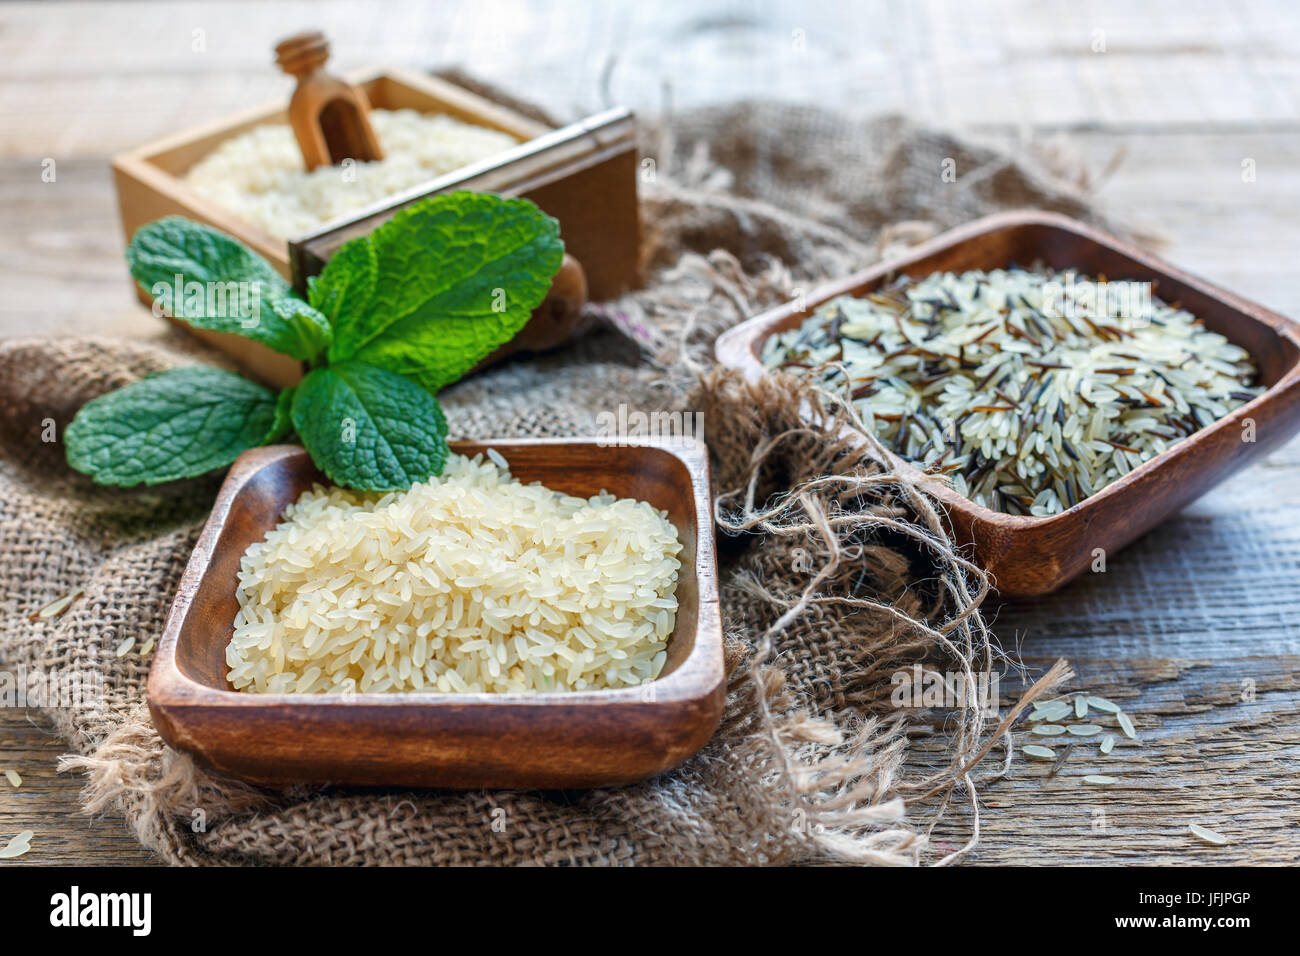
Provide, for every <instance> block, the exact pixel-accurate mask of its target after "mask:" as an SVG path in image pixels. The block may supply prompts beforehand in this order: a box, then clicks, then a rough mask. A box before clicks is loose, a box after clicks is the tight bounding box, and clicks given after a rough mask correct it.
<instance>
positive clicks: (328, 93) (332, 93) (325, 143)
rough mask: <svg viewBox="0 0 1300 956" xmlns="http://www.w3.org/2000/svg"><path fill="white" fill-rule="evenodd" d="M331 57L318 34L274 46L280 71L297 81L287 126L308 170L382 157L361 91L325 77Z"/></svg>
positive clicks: (335, 78) (364, 95)
mask: <svg viewBox="0 0 1300 956" xmlns="http://www.w3.org/2000/svg"><path fill="white" fill-rule="evenodd" d="M329 56H330V45H329V41H328V40H326V39H325V35H324V34H323V33H321V32H319V31H317V30H311V31H308V32H306V33H299V34H296V35H294V36H291V37H289V38H288V39H286V40H281V41H280V42H279V43H278V44H276V47H275V58H276V62H277V63H279V64H280V69H282V70H283V71H284V72H285V73H288V74H289V75H290V76H295V77H297V78H298V86H297V88H296V89H295V90H294V91H293V98H292V99H290V100H289V124H290V125H291V126H292V127H293V135H294V137H295V138H296V139H297V140H298V149H299V150H300V151H301V152H302V161H303V163H304V164H305V165H306V167H307V169H309V170H311V169H315V168H317V167H318V166H336V165H338V164H339V163H341V162H343V160H345V159H355V160H360V161H363V162H368V161H370V160H375V159H383V158H384V154H383V151H382V150H381V149H380V148H379V140H378V139H376V138H375V131H374V129H373V128H372V127H371V125H370V101H369V100H368V99H366V94H365V91H364V90H362V89H361V88H360V87H356V86H352V85H351V84H348V83H344V82H343V81H342V80H340V79H339V78H338V77H335V76H331V75H330V74H329V73H326V72H325V62H326V61H327V60H328V59H329Z"/></svg>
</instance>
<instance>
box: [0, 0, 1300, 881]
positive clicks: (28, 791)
mask: <svg viewBox="0 0 1300 956" xmlns="http://www.w3.org/2000/svg"><path fill="white" fill-rule="evenodd" d="M309 24H310V25H318V26H320V27H321V28H323V29H324V30H326V32H327V33H329V34H330V35H331V36H332V38H333V39H334V41H335V51H336V53H335V62H336V64H337V65H338V66H339V67H340V68H343V69H348V68H352V67H357V66H362V65H366V64H369V63H373V62H379V61H383V62H392V63H396V64H399V65H407V66H412V67H416V68H428V67H431V66H436V65H441V64H446V63H454V62H459V63H462V64H464V65H466V66H468V67H470V68H471V69H473V70H475V71H476V72H478V73H479V74H480V75H482V76H484V77H485V78H486V79H488V80H491V81H495V82H499V83H501V84H503V85H505V86H508V87H514V88H516V89H521V90H526V91H527V92H528V95H530V96H532V97H534V98H536V99H538V100H539V101H540V102H543V103H544V104H546V105H547V106H548V107H550V108H551V109H552V110H553V111H554V112H556V113H557V114H559V115H562V116H576V115H580V114H583V113H586V112H590V111H592V110H594V109H596V108H598V107H600V106H601V105H603V104H604V100H605V96H606V95H607V94H606V91H605V89H604V88H603V86H602V80H603V78H605V77H606V75H607V76H608V84H607V85H608V91H607V92H608V96H609V97H611V98H613V99H615V100H618V101H620V102H627V103H629V104H630V105H632V106H633V107H635V108H637V109H640V110H642V111H646V112H656V111H658V110H659V109H661V108H662V107H664V106H665V105H671V106H673V107H674V108H682V107H684V106H689V105H694V104H697V103H703V102H720V101H721V102H726V101H730V100H734V99H736V98H739V97H742V96H776V97H780V98H784V99H787V100H795V101H813V102H818V103H820V104H822V105H824V106H827V107H830V108H838V109H842V110H846V111H851V112H858V113H869V112H875V111H879V110H904V111H906V112H908V113H910V114H911V115H914V116H916V117H919V118H922V119H925V120H929V121H932V122H935V123H939V124H944V125H949V126H956V127H964V128H967V129H970V130H973V131H976V132H978V133H981V134H983V135H986V136H991V137H994V138H997V139H1000V140H1001V141H1002V142H1004V143H1005V144H1007V145H1009V146H1012V147H1013V148H1023V147H1024V146H1025V144H1026V143H1027V142H1028V141H1030V140H1031V139H1041V138H1042V137H1043V136H1045V135H1046V134H1047V133H1050V132H1052V131H1056V130H1068V131H1070V143H1071V145H1072V147H1073V148H1074V149H1075V150H1077V151H1078V153H1079V154H1080V156H1081V157H1082V158H1083V159H1084V160H1085V161H1086V162H1087V164H1088V165H1089V166H1091V167H1092V168H1094V169H1100V168H1101V167H1102V166H1104V165H1105V163H1106V161H1107V160H1108V159H1109V157H1110V156H1111V154H1112V152H1113V151H1114V150H1115V149H1116V148H1117V147H1119V146H1121V145H1122V146H1123V147H1124V148H1126V149H1127V156H1126V158H1125V160H1124V162H1123V164H1122V165H1121V166H1120V167H1119V169H1118V171H1117V172H1116V173H1115V174H1114V176H1113V177H1112V178H1111V179H1110V180H1109V181H1107V182H1106V183H1105V184H1104V185H1103V187H1102V188H1101V190H1100V192H1099V193H1098V198H1099V200H1100V201H1101V202H1102V203H1103V204H1104V205H1105V207H1106V208H1107V210H1108V211H1109V212H1110V213H1111V214H1112V215H1113V216H1114V217H1115V218H1116V219H1117V220H1119V221H1121V222H1130V223H1134V224H1136V225H1141V226H1145V227H1150V228H1152V229H1153V230H1155V231H1159V232H1161V233H1163V234H1165V235H1166V236H1167V237H1168V239H1169V242H1168V244H1167V245H1166V247H1165V248H1164V249H1162V250H1161V251H1162V254H1163V255H1165V256H1166V257H1167V258H1169V259H1170V260H1171V261H1173V262H1175V263H1177V264H1179V265H1181V266H1184V267H1187V268H1189V269H1191V270H1193V271H1196V272H1199V273H1200V274H1202V275H1204V276H1205V277H1206V278H1209V279H1211V280H1213V281H1215V282H1217V283H1218V284H1220V285H1223V286H1225V287H1226V288H1229V289H1232V290H1233V291H1236V292H1239V293H1241V294H1243V295H1246V296H1249V297H1252V298H1256V299H1258V300H1259V301H1261V302H1263V303H1264V304H1266V305H1269V306H1271V307H1273V308H1276V309H1278V310H1280V311H1282V312H1284V313H1288V314H1291V315H1300V287H1298V286H1297V284H1296V283H1295V279H1294V269H1295V262H1296V261H1297V252H1300V215H1297V211H1300V29H1297V27H1298V26H1300V8H1297V7H1296V6H1295V5H1294V4H1289V3H1286V2H1281V0H1275V2H1267V3H1262V2H1254V3H1250V4H1234V3H1230V2H1202V3H1197V4H1176V5H1169V4H1167V3H1158V2H1155V0H1141V2H1133V0H1105V2H1098V0H1089V2H1083V3H1080V2H1077V0H1052V2H1047V3H1043V2H1039V0H1004V2H999V3H983V4H975V3H969V2H937V0H930V2H924V3H901V2H887V0H880V2H872V3H862V4H851V5H845V4H809V3H806V2H804V0H777V2H772V3H766V4H763V5H757V6H756V5H753V4H749V3H740V2H724V0H708V2H701V0H668V2H665V3H657V4H625V5H612V4H594V5H593V4H582V5H574V6H572V7H570V8H568V9H567V10H561V11H559V12H556V11H555V10H554V9H543V8H539V7H538V6H537V5H535V4H530V3H528V2H527V0H484V2H481V3H476V4H473V5H468V4H467V5H458V6H453V7H450V8H443V7H437V6H430V5H428V4H424V3H414V2H410V3H405V2H404V3H399V4H395V5H391V6H389V7H387V8H386V9H385V13H384V15H383V16H377V17H371V18H365V19H360V20H359V19H358V17H357V6H356V4H355V3H354V2H352V0H325V2H291V3H283V4H253V5H250V4H245V3H205V4H199V3H176V4H169V5H167V6H166V7H163V6H161V5H158V4H153V3H139V2H130V3H126V2H109V3H73V4H57V5H55V4H9V5H6V6H4V7H2V8H0V262H3V263H4V264H5V265H4V274H5V296H4V298H3V300H2V301H0V335H2V336H15V335H23V334H88V333H94V334H110V335H122V336H127V337H155V336H158V335H161V334H163V330H162V328H161V326H160V324H159V323H158V322H157V321H156V320H154V319H153V318H152V317H151V316H150V315H149V314H148V313H147V312H146V311H145V310H143V309H142V308H140V307H139V306H138V304H137V303H136V302H135V301H134V299H133V298H132V295H131V290H130V285H129V282H128V281H127V279H126V275H125V270H124V268H123V264H122V258H121V252H122V241H121V237H120V227H119V224H118V221H117V211H116V206H115V200H114V196H113V193H112V186H111V179H110V177H109V174H108V170H107V165H106V162H105V160H106V157H107V156H108V155H110V154H111V153H113V152H116V151H118V150H121V149H124V148H128V147H131V146H135V145H138V144H139V143H142V142H147V141H149V140H152V139H155V138H157V137H158V136H160V135H162V134H164V133H166V132H168V131H171V130H175V129H179V128H183V127H187V126H191V125H196V124H199V123H202V122H204V121H206V120H210V119H217V118H220V117H221V116H224V115H226V114H228V113H230V112H232V111H235V110H238V109H242V108H244V107H246V106H248V105H250V103H254V102H258V101H261V100H263V99H268V98H271V97H275V96H280V95H284V94H285V93H286V91H287V89H288V86H287V84H288V80H287V79H286V78H284V77H282V76H280V75H279V74H278V73H277V72H276V71H275V70H274V69H273V68H272V66H271V65H270V54H269V51H270V48H271V45H272V44H273V43H274V42H275V40H277V39H278V38H280V37H281V36H282V35H284V34H287V33H290V32H293V31H295V30H298V29H301V28H302V27H304V26H305V25H309ZM195 30H202V31H203V34H202V37H203V40H204V48H203V50H202V51H198V50H196V49H195V48H194V41H195V37H196V34H195V32H194V31H195ZM1095 30H1104V31H1105V41H1106V51H1105V52H1104V53H1101V52H1093V50H1092V42H1093V40H1094V31H1095ZM611 63H612V64H613V65H612V67H610V64H611ZM607 67H610V68H609V69H608V70H607ZM46 157H50V158H53V159H55V161H56V163H57V170H58V176H57V180H56V182H55V183H44V182H42V181H41V178H40V173H41V166H40V163H41V160H42V159H44V158H46ZM1245 158H1253V159H1254V160H1255V161H1256V179H1255V181H1254V182H1253V183H1245V182H1243V181H1242V179H1241V161H1242V160H1243V159H1245ZM1297 514H1300V442H1293V443H1291V444H1290V445H1289V446H1287V447H1285V448H1283V449H1281V450H1279V451H1278V452H1276V453H1274V454H1273V455H1272V456H1271V457H1270V458H1269V459H1267V460H1266V461H1265V462H1264V463H1263V464H1261V465H1260V466H1258V467H1255V468H1253V469H1251V470H1250V471H1249V472H1247V473H1244V474H1243V475H1240V476H1238V477H1237V478H1235V479H1233V480H1232V481H1230V482H1228V483H1226V484H1225V485H1223V486H1222V487H1221V488H1219V489H1217V490H1216V491H1215V492H1213V493H1211V494H1210V495H1208V496H1206V497H1205V498H1203V499H1202V500H1201V501H1199V502H1197V503H1196V504H1195V505H1193V506H1192V507H1191V508H1189V509H1187V510H1186V511H1185V512H1184V513H1183V514H1182V515H1180V516H1179V517H1178V518H1176V519H1174V520H1173V521H1171V522H1168V523H1166V524H1165V525H1164V526H1162V527H1161V528H1159V529H1157V530H1156V531H1155V532H1153V533H1152V534H1151V535H1148V536H1147V537H1146V538H1144V539H1143V540H1142V541H1140V542H1138V543H1137V544H1135V545H1134V546H1133V547H1131V548H1130V549H1128V550H1126V551H1125V552H1123V553H1122V554H1120V555H1116V556H1113V558H1112V561H1111V563H1110V566H1109V570H1108V571H1107V573H1106V574H1104V575H1097V576H1094V577H1092V578H1088V579H1084V580H1082V581H1080V582H1078V583H1076V584H1075V585H1073V586H1071V587H1070V588H1068V589H1066V590H1065V591H1063V592H1062V593H1061V594H1059V595H1055V596H1053V597H1051V598H1048V599H1046V600H1044V601H1040V602H1036V603H1035V604H1033V605H1029V606H1019V607H1017V606H1009V607H1006V608H1003V609H1002V610H1001V611H1000V612H999V615H998V618H997V623H996V630H997V633H998V635H999V637H1000V639H1001V640H1002V642H1003V643H1004V645H1006V646H1008V647H1011V648H1018V649H1019V650H1020V651H1021V652H1022V653H1024V654H1027V655H1032V656H1033V657H1034V658H1035V659H1037V658H1043V659H1044V660H1049V659H1051V658H1054V657H1055V656H1056V655H1057V654H1064V655H1066V656H1071V657H1072V658H1075V665H1076V667H1077V668H1078V669H1079V671H1080V681H1081V682H1082V683H1083V684H1085V685H1087V686H1088V689H1090V690H1093V691H1096V692H1099V693H1102V694H1104V695H1106V696H1110V697H1112V698H1114V699H1116V700H1117V701H1120V702H1122V703H1125V704H1126V706H1127V705H1129V702H1130V701H1131V702H1132V703H1131V706H1132V709H1133V711H1134V713H1135V714H1136V715H1137V716H1138V722H1139V728H1140V730H1141V732H1142V736H1143V744H1142V746H1141V747H1140V748H1139V747H1136V746H1124V747H1120V748H1117V750H1116V753H1115V754H1113V755H1112V756H1111V757H1110V758H1105V759H1106V763H1105V765H1104V769H1107V770H1111V769H1113V770H1114V775H1116V776H1120V775H1121V773H1120V769H1121V767H1122V768H1123V779H1124V783H1123V784H1122V785H1117V786H1116V787H1115V788H1113V789H1110V790H1107V791H1105V792H1095V791H1092V790H1088V791H1081V790H1080V788H1079V787H1078V786H1077V783H1076V781H1077V777H1078V776H1079V775H1080V774H1081V773H1082V771H1083V769H1084V765H1085V763H1087V762H1086V761H1080V760H1079V758H1080V757H1081V756H1082V755H1083V753H1084V751H1085V750H1086V749H1087V748H1089V747H1092V748H1094V749H1095V743H1091V744H1090V743H1087V742H1085V743H1082V744H1080V745H1077V746H1076V750H1075V751H1074V752H1073V753H1072V756H1071V759H1070V761H1069V763H1068V764H1067V765H1066V768H1065V769H1063V771H1062V774H1061V775H1060V776H1059V777H1058V778H1057V779H1055V780H1052V781H1045V780H1044V779H1043V774H1044V772H1045V770H1044V768H1042V767H1041V766H1039V765H1026V764H1021V765H1019V766H1017V768H1016V770H1015V771H1014V776H1013V777H1012V778H1011V779H1010V780H1008V781H1005V782H1003V783H1000V784H997V785H994V786H993V787H990V788H987V789H986V790H985V791H984V796H985V799H986V800H987V801H990V802H991V803H994V804H1004V806H1001V807H997V806H989V807H988V809H987V810H986V812H985V816H984V835H983V841H982V844H981V848H980V850H979V853H978V855H977V857H976V862H981V863H990V862H1016V863H1023V862H1062V863H1080V862H1099V863H1117V862H1162V863H1197V862H1232V861H1237V862H1295V860H1296V859H1297V857H1298V856H1300V848H1298V847H1297V844H1296V837H1295V836H1294V834H1295V833H1300V827H1297V824H1298V823H1300V819H1298V818H1297V810H1296V809H1295V808H1296V807H1297V806H1300V803H1297V801H1296V797H1297V796H1300V794H1298V793H1297V779H1300V775H1298V774H1297V769H1298V766H1297V764H1298V761H1300V717H1298V716H1297V715H1298V714H1300V687H1297V684H1296V673H1297V670H1298V667H1297V662H1296V658H1295V655H1296V653H1297V651H1298V650H1300V617H1298V612H1297V610H1296V604H1295V597H1296V595H1297V594H1300V521H1297V520H1296V515H1297ZM1247 678H1250V679H1254V680H1255V681H1256V692H1257V696H1256V699H1255V700H1254V701H1250V702H1248V701H1242V700H1240V699H1239V697H1240V689H1241V686H1242V683H1241V682H1242V681H1243V680H1245V679H1247ZM63 749H64V748H63V745H62V744H61V743H60V742H59V741H58V740H57V738H56V737H54V736H52V735H50V734H48V733H47V732H46V731H44V730H42V729H40V728H39V727H38V726H34V725H33V724H32V723H30V722H29V721H28V719H27V717H26V715H24V714H22V713H21V712H12V711H9V712H4V711H0V768H3V767H8V766H13V767H14V768H15V769H17V770H19V772H20V773H22V775H23V777H24V784H23V787H22V788H20V789H18V790H12V789H10V788H7V787H5V786H3V785H0V838H4V837H5V835H6V834H11V833H13V832H17V830H20V829H26V828H31V829H34V830H36V831H37V836H36V837H35V838H34V839H33V844H32V847H33V848H32V851H31V853H29V854H28V855H27V856H26V857H23V858H22V862H24V863H46V862H89V863H141V862H146V861H148V859H149V857H148V854H146V853H144V852H143V851H142V850H141V849H140V848H139V846H138V845H137V844H136V843H135V841H134V840H133V839H132V837H131V836H130V834H129V833H127V831H126V829H125V827H124V826H123V825H122V823H121V821H119V820H117V819H114V818H109V819H105V820H102V821H88V820H86V819H85V818H83V817H80V816H78V815H77V814H76V810H77V806H78V804H77V800H76V794H77V791H78V790H79V788H80V786H81V781H80V779H79V778H77V777H75V776H68V775H58V774H55V772H54V766H55V763H56V761H57V758H58V756H59V754H60V753H62V752H63ZM1099 769H1100V768H1099ZM1097 808H1100V809H1101V810H1103V811H1104V812H1105V814H1106V817H1105V819H1106V824H1107V826H1106V829H1104V830H1100V831H1094V830H1093V828H1092V826H1093V819H1094V818H1093V817H1092V811H1093V810H1094V809H1097ZM1189 819H1196V820H1199V821H1201V822H1204V823H1206V824H1207V825H1210V826H1213V827H1215V828H1216V829H1220V830H1221V831H1222V832H1224V833H1225V834H1227V835H1229V836H1230V838H1231V839H1232V841H1233V842H1232V843H1231V844H1230V845H1229V846H1228V847H1224V848H1222V849H1214V848H1209V847H1201V846H1199V845H1195V844H1193V843H1191V842H1190V840H1189V838H1187V837H1186V836H1185V835H1184V831H1185V829H1186V827H1185V823H1186V821H1187V820H1189ZM937 836H938V838H939V839H941V840H944V841H947V842H948V843H949V844H950V845H952V846H956V845H958V844H959V843H960V842H961V840H962V839H963V838H964V837H963V823H962V820H961V818H960V816H956V815H955V816H954V817H953V818H952V820H951V821H950V823H949V824H947V825H945V827H943V828H941V829H940V831H939V832H938V833H937Z"/></svg>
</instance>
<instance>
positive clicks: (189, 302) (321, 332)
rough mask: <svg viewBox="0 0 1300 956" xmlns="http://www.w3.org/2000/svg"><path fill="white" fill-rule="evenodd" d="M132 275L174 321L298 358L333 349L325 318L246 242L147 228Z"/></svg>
mask: <svg viewBox="0 0 1300 956" xmlns="http://www.w3.org/2000/svg"><path fill="white" fill-rule="evenodd" d="M126 261H127V264H128V265H129V266H130V269H131V275H133V276H135V279H136V281H137V282H139V283H140V285H141V287H142V288H143V289H144V290H145V291H146V292H148V293H149V294H150V295H151V296H153V298H154V301H155V303H156V304H157V305H158V306H159V307H160V308H162V309H163V310H164V311H165V312H166V313H168V314H169V315H171V316H173V317H175V318H177V319H180V320H181V321H182V322H185V323H187V324H189V325H192V326H194V327H195V328H198V329H210V330H212V331H214V332H231V333H234V334H235V335H242V336H244V337H245V338H249V339H252V340H253V341H255V342H261V343H262V344H263V345H266V346H268V347H270V348H272V349H274V350H275V351H277V352H282V353H284V354H285V355H289V356H292V357H293V358H296V359H304V360H305V359H314V358H316V357H317V356H319V355H320V354H321V353H322V352H323V351H324V350H325V348H326V347H327V346H328V345H329V340H330V328H329V323H328V322H327V321H326V320H325V317H324V316H323V315H321V314H320V313H319V312H317V311H316V310H315V309H313V308H311V307H310V306H309V305H307V303H305V302H303V301H302V300H301V299H299V298H297V297H296V296H295V295H294V294H293V290H292V289H291V288H290V286H289V283H287V282H286V281H285V280H284V279H283V277H281V275H280V274H279V273H278V272H276V271H275V269H273V268H272V267H271V264H270V263H268V262H267V261H266V260H265V259H263V258H262V257H261V256H259V255H258V254H257V253H255V252H253V250H252V249H249V248H248V247H247V246H245V245H244V244H243V243H242V242H239V241H238V240H236V239H232V238H231V237H230V236H227V235H226V234H225V233H223V232H218V231H217V230H216V229H210V228H208V227H207V226H204V225H200V224H199V223H197V222H191V221H190V220H188V219H182V218H181V217H179V216H169V217H167V218H166V219H160V220H158V221H157V222H151V223H149V224H148V225H145V226H142V227H141V228H140V229H138V230H137V231H136V234H135V235H134V236H133V237H132V238H131V244H130V245H129V246H128V247H127V250H126Z"/></svg>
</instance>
